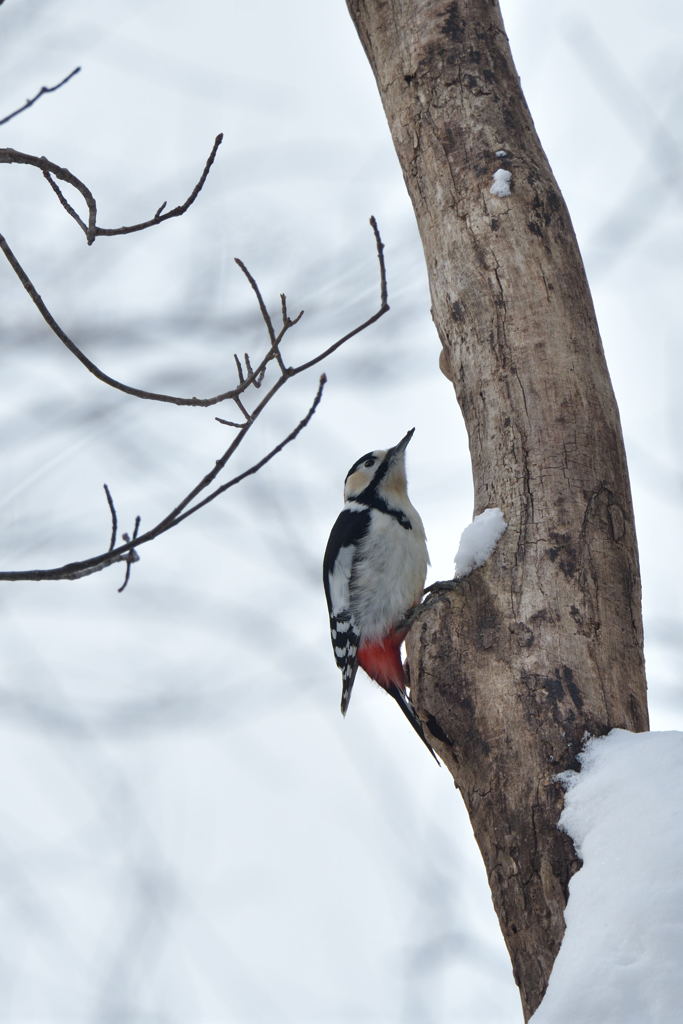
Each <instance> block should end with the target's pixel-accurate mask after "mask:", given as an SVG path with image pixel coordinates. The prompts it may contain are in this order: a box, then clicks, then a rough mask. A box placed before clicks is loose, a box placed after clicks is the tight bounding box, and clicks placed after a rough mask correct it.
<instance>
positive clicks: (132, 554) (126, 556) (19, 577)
mask: <svg viewBox="0 0 683 1024" xmlns="http://www.w3.org/2000/svg"><path fill="white" fill-rule="evenodd" d="M285 379H286V378H284V377H281V378H280V379H279V381H278V382H277V383H276V384H275V385H274V386H273V388H272V389H271V392H270V396H271V397H272V395H273V394H274V393H275V392H276V391H277V390H279V388H280V386H281V385H282V384H283V383H284V382H285ZM326 381H327V378H326V377H325V375H324V374H323V375H322V376H321V378H320V381H319V384H318V390H317V392H316V395H315V398H314V399H313V403H312V405H311V407H310V409H309V410H308V412H307V413H306V415H305V416H304V418H303V419H302V420H301V421H300V422H299V423H298V424H297V426H296V427H295V428H294V429H293V430H292V431H290V433H289V434H288V435H287V437H285V438H284V440H283V441H280V442H279V443H278V444H277V445H275V447H274V448H272V449H271V450H270V451H269V452H268V454H267V455H265V456H264V457H263V458H262V459H259V461H258V462H256V463H254V465H253V466H251V467H250V468H249V469H247V470H245V471H244V472H242V473H240V474H238V475H237V476H236V477H233V478H232V480H229V481H228V482H227V483H226V484H223V485H222V486H221V487H219V488H217V489H216V490H215V491H214V492H212V493H211V494H210V495H207V496H206V497H205V498H204V499H202V500H201V501H199V502H197V503H196V504H195V505H194V506H191V507H189V508H188V507H187V506H188V505H189V502H190V501H191V500H192V498H193V497H194V496H196V495H197V494H198V493H199V492H201V490H203V489H204V487H205V486H206V482H211V481H212V480H213V479H215V477H216V476H217V474H218V472H220V470H221V469H222V468H223V467H224V466H225V464H226V462H227V461H228V458H229V457H230V454H231V453H232V452H234V451H235V449H236V448H237V446H238V445H239V443H240V441H241V440H242V437H243V436H244V434H245V433H246V432H247V430H248V429H249V427H250V426H251V423H249V424H246V425H245V426H244V428H243V429H242V431H241V434H240V435H238V437H237V438H235V440H234V441H233V442H232V444H231V445H230V447H229V448H228V450H227V452H225V453H224V454H223V456H222V457H221V459H219V460H218V463H217V464H216V468H215V470H212V471H211V472H210V473H208V474H207V475H206V477H205V478H204V480H202V481H201V482H200V483H199V484H198V485H197V487H195V488H194V489H193V490H192V491H191V492H190V494H189V495H188V496H187V497H186V498H185V499H183V501H182V502H181V503H180V504H179V505H178V506H177V508H176V509H174V510H173V512H171V513H170V514H169V515H168V516H166V517H165V518H164V519H162V520H161V521H160V522H159V523H157V525H156V526H154V527H152V529H150V530H148V531H147V532H146V533H143V534H140V535H139V536H138V535H137V530H138V527H139V521H140V517H139V516H138V517H137V519H136V521H135V522H136V526H135V530H134V532H133V537H132V538H129V537H128V534H124V535H123V536H124V540H125V543H123V544H120V545H119V546H118V547H116V548H114V549H111V550H109V551H106V552H104V553H102V554H100V555H95V556H94V557H93V558H87V559H84V560H83V561H80V562H69V563H68V564H67V565H62V566H59V567H58V568H55V569H25V570H19V571H13V570H7V571H4V572H0V580H2V581H15V582H16V581H32V582H42V581H45V580H78V579H82V578H83V577H84V576H90V575H92V574H93V573H96V572H100V571H101V570H102V569H106V568H107V567H108V566H110V565H114V564H115V563H116V562H135V561H137V560H138V558H139V556H138V555H137V548H139V547H140V546H141V545H142V544H148V543H149V542H150V541H151V540H154V539H155V538H156V537H158V536H160V535H161V534H162V533H166V532H167V531H168V530H171V529H173V527H174V526H177V525H178V523H180V522H182V520H183V519H187V518H188V517H189V516H191V515H194V513H195V512H198V511H199V509H200V508H203V507H204V506H205V505H207V504H208V503H209V502H210V501H213V500H214V499H215V498H216V497H218V495H219V494H222V493H223V492H224V491H226V490H228V489H229V488H230V487H234V486H235V485H236V484H238V483H239V482H240V481H241V480H244V479H245V477H247V476H251V475H253V474H254V473H256V472H258V470H259V469H261V468H262V467H263V466H265V465H266V463H268V462H270V460H271V459H273V458H274V457H275V456H276V455H277V454H278V453H279V452H281V451H282V449H283V448H285V447H286V446H287V445H288V444H290V443H291V442H292V441H293V440H294V439H295V438H296V437H297V436H298V435H299V434H300V433H301V431H302V430H303V429H304V427H306V426H307V425H308V423H309V422H310V420H311V418H312V417H313V415H314V413H315V411H316V409H317V407H318V405H319V403H320V399H321V397H322V391H323V388H324V386H325V383H326ZM267 397H268V396H267ZM264 405H265V402H264V403H262V406H261V407H263V406H264ZM128 576H129V572H128V571H127V573H126V580H124V584H125V582H126V581H127V579H128ZM121 589H123V588H121Z"/></svg>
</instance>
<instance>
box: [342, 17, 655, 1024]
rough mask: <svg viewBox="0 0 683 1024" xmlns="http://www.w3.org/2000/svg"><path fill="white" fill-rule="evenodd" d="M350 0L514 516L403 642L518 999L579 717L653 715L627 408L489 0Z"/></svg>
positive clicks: (495, 498) (467, 384) (471, 400)
mask: <svg viewBox="0 0 683 1024" xmlns="http://www.w3.org/2000/svg"><path fill="white" fill-rule="evenodd" d="M348 6H349V9H350V12H351V16H352V18H353V20H354V22H355V25H356V28H357V30H358V33H359V35H360V38H361V41H362V43H363V46H364V48H365V51H366V53H367V56H368V58H369V60H370V63H371V65H372V68H373V71H374V73H375V77H376V79H377V84H378V87H379V92H380V95H381V98H382V103H383V104H384V110H385V112H386V115H387V119H388V122H389V127H390V129H391V133H392V136H393V140H394V145H395V147H396V151H397V153H398V157H399V160H400V162H401V167H402V169H403V174H404V177H405V180H406V184H407V187H408V191H409V193H410V196H411V199H412V202H413V206H414V208H415V213H416V216H417V221H418V225H419V229H420V234H421V237H422V244H423V247H424V252H425V257H426V260H427V266H428V270H429V280H430V287H431V297H432V315H433V318H434V322H435V324H436V327H437V330H438V333H439V338H440V340H441V344H442V352H441V358H440V365H441V369H442V370H443V372H444V373H445V374H446V376H447V377H448V378H449V379H450V380H451V381H452V382H453V385H454V387H455V391H456V394H457V398H458V401H459V403H460V407H461V409H462V413H463V416H464V418H465V422H466V425H467V431H468V435H469V443H470V452H471V457H472V468H473V475H474V494H475V512H481V511H482V510H483V509H484V508H487V507H492V506H498V507H500V508H501V509H502V510H503V513H504V515H505V518H506V520H507V522H508V524H509V527H508V530H507V532H506V533H505V535H504V536H503V538H502V540H501V542H500V543H499V545H498V547H497V549H496V551H495V553H494V555H493V556H492V558H491V559H490V560H489V562H488V563H487V564H486V565H485V566H484V567H483V568H482V569H480V570H478V571H476V572H474V573H473V574H472V575H471V576H469V577H467V578H466V579H465V580H463V581H462V583H461V584H460V585H459V586H458V588H457V590H455V591H453V592H449V593H447V594H444V595H440V596H439V597H438V598H437V599H436V600H434V601H433V602H432V604H431V605H430V606H429V607H427V608H426V609H425V610H424V612H423V613H422V614H421V616H420V617H419V619H418V621H417V623H416V624H415V625H414V626H413V629H412V630H411V634H410V636H409V642H408V658H409V662H410V668H411V680H412V685H413V695H414V697H415V699H416V701H417V706H418V710H419V712H420V715H421V717H422V718H423V720H424V721H425V723H426V725H427V727H428V728H429V730H430V732H431V734H432V735H433V737H434V742H435V746H436V747H437V749H438V751H439V753H440V755H441V757H442V758H443V760H444V761H445V763H446V765H447V766H448V768H449V770H450V771H451V773H452V775H453V778H454V779H455V782H456V785H457V786H458V787H459V789H460V790H461V791H462V795H463V797H464V799H465V803H466V805H467V808H468V811H469V814H470V818H471V820H472V825H473V828H474V832H475V835H476V838H477V841H478V843H479V846H480V848H481V852H482V855H483V858H484V861H485V863H486V869H487V872H488V877H489V883H490V886H491V891H492V894H493V901H494V905H495V908H496V911H497V913H498V918H499V920H500V924H501V928H502V931H503V935H504V936H505V941H506V943H507V946H508V950H509V952H510V957H511V960H512V964H513V970H514V975H515V979H516V981H517V984H518V985H519V987H520V991H521V997H522V1003H523V1007H524V1013H525V1018H528V1016H530V1015H531V1013H533V1011H534V1010H535V1009H536V1007H537V1006H538V1004H539V1002H540V1000H541V998H542V996H543V993H544V991H545V988H546V986H547V982H548V977H549V974H550V970H551V968H552V965H553V962H554V959H555V956H556V954H557V951H558V949H559V946H560V942H561V940H562V935H563V932H564V914H563V912H564V907H565V904H566V899H567V885H568V882H569V879H570V877H571V875H572V874H573V872H574V871H575V870H576V869H577V867H578V866H579V863H578V860H577V857H576V854H575V852H574V849H573V847H572V845H571V842H570V840H569V839H568V837H567V836H566V835H565V834H563V833H561V832H559V831H558V830H557V827H556V825H557V820H558V816H559V813H560V810H561V806H562V789H561V786H560V785H559V784H558V782H557V781H556V775H557V773H558V772H561V771H563V770H564V769H567V768H571V767H576V765H577V761H576V755H577V753H578V752H579V751H580V749H581V747H582V744H583V742H584V739H585V736H586V734H590V735H600V734H603V733H605V732H607V731H608V730H609V729H611V728H613V727H615V726H619V727H621V728H626V729H632V730H636V731H638V730H644V729H647V727H648V719H647V702H646V686H645V675H644V663H643V650H642V623H641V611H640V580H639V571H638V552H637V547H636V537H635V531H634V522H633V510H632V505H631V496H630V489H629V482H628V473H627V468H626V459H625V455H624V448H623V441H622V436H621V427H620V423H619V414H618V410H617V407H616V403H615V400H614V395H613V392H612V387H611V384H610V379H609V375H608V372H607V367H606V364H605V359H604V354H603V350H602V345H601V341H600V336H599V333H598V327H597V323H596V320H595V313H594V310H593V305H592V301H591V296H590V293H589V290H588V285H587V282H586V278H585V273H584V269H583V265H582V261H581V257H580V254H579V251H578V248H577V244H576V239H575V237H574V233H573V229H572V225H571V222H570V219H569V214H568V212H567V209H566V207H565V204H564V201H563V199H562V196H561V195H560V192H559V189H558V187H557V184H556V182H555V180H554V178H553V175H552V172H551V170H550V167H549V165H548V162H547V159H546V157H545V154H544V152H543V150H542V148H541V145H540V142H539V140H538V137H537V135H536V132H535V129H534V125H533V122H532V120H531V116H530V114H529V110H528V108H527V106H526V103H525V101H524V96H523V94H522V91H521V88H520V84H519V80H518V77H517V73H516V71H515V68H514V65H513V61H512V56H511V54H510V49H509V45H508V40H507V37H506V35H505V31H504V27H503V23H502V20H501V15H500V10H499V7H498V3H497V0H459V2H457V3H453V2H448V0H391V2H388V0H348ZM499 168H500V169H502V170H504V171H508V172H510V173H511V179H510V180H509V184H510V189H511V192H510V194H509V195H495V194H493V193H492V192H491V186H492V183H493V175H494V172H495V171H496V170H498V169H499ZM505 177H506V176H505V175H502V178H503V179H505ZM497 178H498V179H500V178H501V175H498V176H497ZM503 191H505V189H504V188H503Z"/></svg>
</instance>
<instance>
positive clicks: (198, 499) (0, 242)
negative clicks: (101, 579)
mask: <svg viewBox="0 0 683 1024" xmlns="http://www.w3.org/2000/svg"><path fill="white" fill-rule="evenodd" d="M370 223H371V225H372V229H373V233H374V235H375V243H376V250H377V258H378V262H379V270H380V298H381V303H382V304H381V306H380V308H379V309H378V310H377V311H376V312H375V313H373V314H372V316H370V317H368V318H367V319H366V320H365V321H364V322H363V323H361V324H359V325H358V326H356V327H354V328H353V329H352V330H350V331H348V332H347V333H346V334H345V335H344V336H343V337H342V338H339V339H338V340H337V341H335V342H333V343H332V344H331V345H329V346H328V347H327V348H326V349H325V350H324V351H323V352H321V353H319V354H318V355H317V356H314V357H313V358H312V359H309V360H307V361H306V362H304V363H301V364H299V365H297V366H291V367H286V366H285V365H284V362H283V361H282V360H281V359H278V364H279V368H280V373H279V375H278V376H277V378H276V379H275V380H274V381H273V383H272V384H271V385H270V387H269V388H268V389H267V390H266V392H265V394H264V395H263V396H262V398H261V401H260V402H259V403H258V404H257V405H256V406H255V407H254V409H253V410H252V411H251V412H249V411H248V410H247V408H246V406H245V404H244V402H243V400H242V395H243V393H244V392H245V391H246V390H247V389H248V388H249V387H252V386H253V387H254V388H256V387H257V386H259V385H260V384H261V383H262V381H263V377H264V374H265V370H266V367H267V365H268V363H269V362H270V361H271V360H273V359H274V358H277V356H278V354H279V345H280V343H281V341H282V338H283V337H284V335H285V334H286V332H287V331H288V330H289V329H290V328H291V327H292V326H294V325H295V324H296V323H297V322H298V320H299V319H300V318H301V314H299V316H297V317H296V319H294V320H292V319H290V318H289V316H288V314H287V312H286V300H285V299H284V297H281V300H282V309H283V325H282V327H281V329H280V331H279V332H278V333H277V334H275V333H274V331H273V327H272V322H271V321H270V316H269V314H268V311H267V308H266V306H265V302H264V301H263V298H262V296H261V292H260V289H259V288H258V285H257V284H256V281H255V280H254V279H253V278H252V276H251V274H250V273H249V272H248V271H247V269H246V267H245V266H244V264H242V263H241V261H238V263H239V265H240V267H241V269H242V270H243V272H244V273H245V276H246V277H247V279H248V280H249V281H250V283H252V282H253V284H252V288H253V290H254V292H255V294H256V296H257V300H258V303H259V309H260V311H261V315H262V318H263V320H264V324H265V327H266V331H267V333H268V338H269V340H270V343H271V347H270V349H269V351H268V352H267V353H266V355H265V356H264V357H263V359H262V360H261V362H260V363H259V365H258V366H257V367H256V368H252V365H251V362H250V360H249V356H248V355H247V354H245V363H246V366H247V370H248V375H246V376H245V375H244V369H243V367H242V365H241V363H240V360H239V358H238V357H237V356H235V360H236V364H237V367H238V373H239V375H240V377H241V378H243V379H242V381H241V383H240V384H239V386H238V387H237V388H235V389H233V390H232V391H229V392H226V393H225V394H224V395H222V396H217V397H215V398H211V399H197V398H192V399H178V398H176V397H174V396H170V395H155V394H153V393H151V392H145V391H142V390H141V389H136V388H130V387H128V386H127V385H124V384H122V383H121V382H119V381H113V379H112V378H109V377H108V376H107V375H106V374H103V373H102V371H101V370H99V368H98V367H96V366H95V364H94V363H92V362H91V360H89V359H88V358H87V357H86V356H85V355H84V354H83V353H82V352H81V351H80V349H78V347H77V346H76V345H75V344H74V343H73V342H72V341H71V339H70V338H69V337H68V336H67V335H66V333H65V332H64V331H63V330H62V329H61V327H59V325H58V324H57V323H56V321H55V320H54V318H53V317H52V316H51V314H50V313H49V311H48V310H47V307H46V306H45V304H44V303H43V301H42V299H41V297H40V295H39V294H38V292H37V291H36V289H35V287H34V285H33V284H32V282H31V281H30V280H29V278H28V275H26V273H25V271H24V270H23V268H22V267H21V266H20V264H19V262H18V260H17V259H16V256H15V255H14V253H13V252H12V250H11V249H10V248H9V246H8V245H7V242H6V241H5V239H4V238H3V237H2V235H0V248H2V250H3V252H4V253H5V255H6V257H7V259H8V260H9V262H10V264H11V266H12V267H13V269H14V270H15V272H16V273H17V276H18V277H19V279H20V281H21V282H22V284H23V285H24V287H25V289H26V290H27V292H28V293H29V295H30V296H31V298H32V299H33V302H34V303H35V305H36V306H37V308H38V309H39V310H40V312H41V313H42V315H43V317H44V318H45V320H46V322H47V323H48V324H49V325H50V327H51V328H52V330H53V331H54V332H55V334H57V336H58V337H59V338H60V340H62V341H63V343H64V344H65V345H66V347H67V348H69V350H70V351H72V352H73V354H74V355H76V357H77V358H78V359H79V360H80V361H81V362H82V363H83V364H84V365H85V366H86V367H87V368H88V369H90V370H91V372H93V373H94V374H95V376H97V377H98V378H99V379H102V380H104V381H105V382H106V383H112V386H114V387H116V388H118V389H119V390H121V391H126V392H127V393H129V394H134V395H138V396H140V397H143V398H150V397H151V398H156V399H157V400H159V401H166V402H173V403H175V404H177V405H202V406H207V405H212V404H215V403H216V402H217V401H221V400H223V399H231V400H232V401H233V402H235V404H236V405H237V407H238V408H239V410H240V412H241V413H242V415H243V416H244V422H243V423H233V422H231V421H229V420H219V422H221V423H223V424H225V425H227V426H231V427H234V428H236V429H237V433H236V435H235V436H234V438H233V439H232V441H231V442H230V444H229V445H228V447H227V448H226V449H225V451H224V452H223V454H222V455H221V456H220V458H218V459H217V460H216V462H215V463H214V464H213V466H212V467H211V469H210V470H209V471H208V472H207V473H206V474H205V475H204V476H203V477H202V479H201V480H200V481H199V482H198V483H197V484H196V485H195V486H194V487H193V488H192V490H191V491H190V492H189V493H188V494H186V495H185V497H184V498H183V499H182V500H181V501H180V502H179V503H178V504H177V505H176V506H175V508H173V509H172V510H171V511H170V512H169V513H168V514H167V515H166V516H164V518H163V519H161V520H160V521H159V522H158V523H157V524H156V525H155V526H154V527H152V528H151V529H149V530H147V531H146V532H145V533H143V534H139V532H138V531H139V517H138V519H136V525H135V530H134V532H133V536H132V538H129V537H128V535H127V534H123V541H124V543H122V544H119V545H118V546H117V545H116V530H117V517H116V510H115V506H114V502H113V499H112V497H111V493H110V492H109V488H108V487H107V486H106V485H105V494H106V496H107V502H108V504H109V509H110V512H111V516H112V538H111V541H110V545H109V549H108V550H107V551H106V552H103V553H101V554H99V555H95V556H94V557H92V558H88V559H84V560H82V561H78V562H70V563H68V564H66V565H62V566H59V567H57V568H53V569H29V570H16V571H15V570H8V571H4V572H0V580H2V581H18V580H32V581H41V580H65V579H69V580H76V579H81V578H82V577H84V576H88V575H91V574H92V573H95V572H100V571H101V570H102V569H105V568H107V567H108V566H110V565H113V564H115V563H116V562H121V561H123V562H126V575H125V579H124V582H123V584H122V587H121V590H123V589H124V588H125V586H126V585H127V583H128V580H129V578H130V568H131V563H132V562H133V561H136V560H137V558H138V556H137V554H136V551H137V549H138V548H139V547H140V546H141V545H142V544H147V543H149V542H150V541H151V540H153V539H154V538H155V537H158V536H160V535H161V534H162V533H166V532H167V531H168V530H170V529H173V528H174V527H175V526H177V525H178V524H179V523H180V522H182V521H183V520H184V519H187V518H188V517H189V516H191V515H194V514H195V513H196V512H198V511H199V510H200V509H201V508H203V507H204V506H205V505H208V504H209V503H210V502H212V501H214V500H215V499H216V498H217V497H218V496H219V495H221V494H223V493H224V492H225V491H227V490H228V489H230V488H231V487H234V486H235V485H236V484H238V483H239V482H240V481H242V480H244V479H245V478H246V477H247V476H251V475H252V474H254V473H256V472H258V471H259V470H260V469H261V468H262V467H263V466H265V465H266V464H267V463H268V462H270V460H271V459H273V458H274V457H275V456H276V455H277V454H278V453H279V452H281V451H282V449H283V448H284V447H285V446H286V445H288V444H290V443H291V442H292V441H293V440H294V439H295V438H296V437H297V436H298V435H299V434H300V433H301V431H302V430H303V429H304V428H305V427H306V426H307V424H308V423H309V422H310V420H311V418H312V416H313V415H314V413H315V411H316V409H317V408H318V405H319V403H320V400H321V397H322V392H323V388H324V386H325V383H326V377H325V375H324V374H323V376H322V377H321V378H320V383H319V386H318V390H317V392H316V395H315V398H314V400H313V403H312V405H311V407H310V408H309V410H308V412H307V414H306V415H305V416H304V418H303V419H302V420H301V421H300V422H299V423H298V424H297V426H296V427H295V428H294V429H293V430H292V431H290V433H289V434H288V435H287V436H286V437H285V438H284V439H283V440H282V441H281V442H279V443H278V444H277V445H275V447H274V448H272V449H271V450H270V451H269V452H268V453H267V454H266V455H265V456H263V458H261V459H260V460H258V461H257V462H256V463H254V465H253V466H251V467H250V468H249V469H247V470H245V471H243V472H242V473H240V474H238V475H237V476H235V477H233V478H232V479H230V480H228V481H227V482H226V483H223V484H221V485H220V486H218V487H214V488H213V489H210V488H211V487H212V485H213V483H214V481H215V480H216V479H217V477H218V476H219V474H220V473H221V472H222V471H223V469H224V468H225V466H226V465H227V463H228V462H229V460H230V459H231V458H232V456H233V455H234V453H235V452H236V451H237V449H238V448H239V446H240V445H241V443H242V442H243V440H244V439H245V437H246V436H247V434H248V432H249V431H250V430H251V428H252V427H253V425H254V423H255V422H256V420H257V419H258V417H259V416H260V415H261V413H262V412H263V411H264V409H265V408H266V406H267V405H268V404H269V403H270V402H271V401H272V399H273V398H274V397H275V396H276V395H277V393H278V392H279V391H280V389H281V388H282V387H283V386H284V385H285V384H286V383H287V382H288V381H289V380H290V379H291V378H292V377H295V376H297V375H298V374H300V373H303V372H304V371H305V370H308V369H310V367H312V366H314V365H316V364H317V363H319V362H321V360H323V359H324V358H326V357H327V356H328V355H330V354H331V353H332V352H334V351H336V349H338V348H339V347H340V346H341V345H343V344H344V342H346V341H348V340H349V339H350V338H352V337H354V336H355V335H357V334H359V333H360V332H361V331H364V330H365V329H366V328H367V327H369V326H370V325H371V324H373V323H375V322H376V321H377V320H378V319H379V318H380V317H381V316H383V315H384V314H385V313H386V312H387V311H388V309H389V305H388V302H387V301H386V296H387V290H386V269H385V264H384V255H383V249H384V246H383V244H382V240H381V237H380V234H379V230H378V228H377V224H376V222H375V219H374V217H373V218H371V222H370Z"/></svg>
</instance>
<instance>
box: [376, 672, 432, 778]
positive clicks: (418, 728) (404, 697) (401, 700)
mask: <svg viewBox="0 0 683 1024" xmlns="http://www.w3.org/2000/svg"><path fill="white" fill-rule="evenodd" d="M386 689H387V692H388V693H390V694H391V696H392V697H393V698H394V700H395V701H396V703H397V704H398V706H399V707H400V709H401V711H402V712H403V714H404V715H405V716H406V718H407V719H408V721H409V722H410V724H411V725H412V727H413V729H414V730H415V732H416V733H417V735H418V736H419V737H420V739H421V740H422V742H423V743H424V745H425V747H426V748H427V750H428V751H429V753H430V754H431V755H432V757H433V758H434V760H435V761H436V763H437V764H439V759H438V757H437V756H436V754H435V753H434V751H433V750H432V747H431V745H430V743H429V741H428V739H427V737H426V736H425V734H424V729H423V727H422V722H421V721H420V719H419V718H418V717H417V712H416V711H415V708H414V707H413V705H412V703H411V701H410V697H409V696H408V694H407V693H406V692H405V690H401V689H399V687H398V686H396V684H395V683H389V685H388V686H387V687H386Z"/></svg>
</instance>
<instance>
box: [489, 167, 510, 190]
mask: <svg viewBox="0 0 683 1024" xmlns="http://www.w3.org/2000/svg"><path fill="white" fill-rule="evenodd" d="M511 183H512V171H506V170H505V168H503V167H499V168H498V170H497V171H494V172H493V178H492V179H491V188H490V189H489V192H490V193H491V195H492V196H500V197H501V198H502V197H504V196H509V195H510V185H511Z"/></svg>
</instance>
